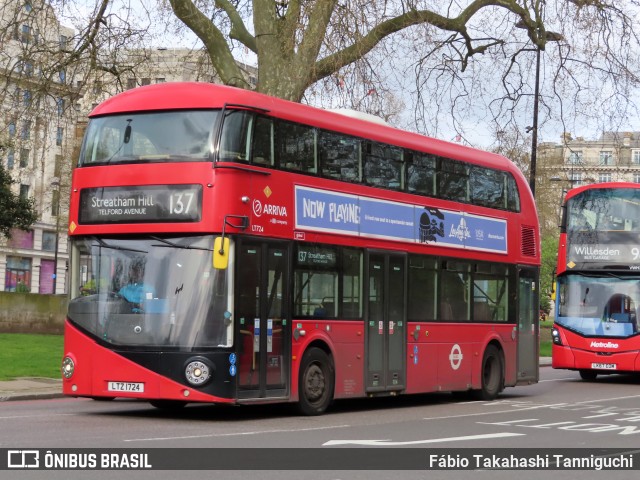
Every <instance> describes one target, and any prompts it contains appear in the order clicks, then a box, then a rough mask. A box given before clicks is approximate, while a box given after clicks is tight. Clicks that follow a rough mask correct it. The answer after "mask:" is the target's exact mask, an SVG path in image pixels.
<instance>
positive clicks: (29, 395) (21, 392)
mask: <svg viewBox="0 0 640 480" xmlns="http://www.w3.org/2000/svg"><path fill="white" fill-rule="evenodd" d="M540 366H541V367H549V366H551V357H541V358H540ZM61 397H62V380H61V379H58V378H34V377H23V378H16V379H14V380H6V381H0V402H6V401H9V400H37V399H40V400H42V399H50V398H61Z"/></svg>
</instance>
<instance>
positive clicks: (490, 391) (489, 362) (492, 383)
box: [473, 345, 504, 400]
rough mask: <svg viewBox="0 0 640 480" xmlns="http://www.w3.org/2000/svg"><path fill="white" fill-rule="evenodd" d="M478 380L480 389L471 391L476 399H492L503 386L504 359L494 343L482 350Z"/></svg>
mask: <svg viewBox="0 0 640 480" xmlns="http://www.w3.org/2000/svg"><path fill="white" fill-rule="evenodd" d="M480 381H481V387H480V390H474V391H473V397H474V398H475V399H477V400H493V399H495V398H496V397H497V396H498V394H499V393H500V392H501V391H502V390H503V388H504V360H503V357H502V352H500V350H499V349H498V348H497V347H496V346H495V345H489V346H487V349H486V350H485V351H484V355H483V357H482V369H481V370H480Z"/></svg>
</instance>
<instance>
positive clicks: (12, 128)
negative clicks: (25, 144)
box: [9, 121, 16, 137]
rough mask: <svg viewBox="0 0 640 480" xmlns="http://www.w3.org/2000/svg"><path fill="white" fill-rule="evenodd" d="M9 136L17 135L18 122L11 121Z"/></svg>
mask: <svg viewBox="0 0 640 480" xmlns="http://www.w3.org/2000/svg"><path fill="white" fill-rule="evenodd" d="M9 136H10V137H15V136H16V122H15V121H12V122H11V123H9Z"/></svg>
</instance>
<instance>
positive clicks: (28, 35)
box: [20, 25, 31, 43]
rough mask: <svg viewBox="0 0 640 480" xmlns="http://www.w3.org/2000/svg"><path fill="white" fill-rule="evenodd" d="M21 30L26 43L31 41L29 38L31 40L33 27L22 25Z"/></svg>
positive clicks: (21, 36) (21, 38)
mask: <svg viewBox="0 0 640 480" xmlns="http://www.w3.org/2000/svg"><path fill="white" fill-rule="evenodd" d="M21 31H22V34H21V35H20V40H22V41H23V42H24V43H29V40H31V27H30V26H29V25H22V29H21Z"/></svg>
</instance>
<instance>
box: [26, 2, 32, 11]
mask: <svg viewBox="0 0 640 480" xmlns="http://www.w3.org/2000/svg"><path fill="white" fill-rule="evenodd" d="M31 10H33V7H32V6H31V2H24V11H25V12H27V13H29V12H30V11H31Z"/></svg>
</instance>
